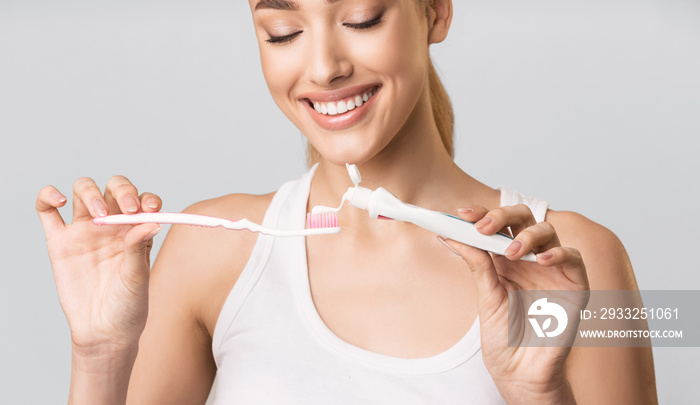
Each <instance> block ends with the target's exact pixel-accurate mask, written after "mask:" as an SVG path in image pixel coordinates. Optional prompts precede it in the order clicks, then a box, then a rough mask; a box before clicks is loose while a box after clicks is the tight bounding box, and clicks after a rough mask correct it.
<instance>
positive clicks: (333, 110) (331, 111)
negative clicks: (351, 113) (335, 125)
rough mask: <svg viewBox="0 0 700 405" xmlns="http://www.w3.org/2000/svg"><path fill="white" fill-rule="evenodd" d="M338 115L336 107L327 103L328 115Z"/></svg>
mask: <svg viewBox="0 0 700 405" xmlns="http://www.w3.org/2000/svg"><path fill="white" fill-rule="evenodd" d="M336 114H338V106H337V105H336V104H335V103H328V115H336Z"/></svg>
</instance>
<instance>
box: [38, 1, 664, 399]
mask: <svg viewBox="0 0 700 405" xmlns="http://www.w3.org/2000/svg"><path fill="white" fill-rule="evenodd" d="M250 6H251V10H252V13H253V18H254V23H255V29H256V33H257V37H258V41H259V46H260V55H261V61H262V67H263V72H264V75H265V78H266V81H267V84H268V87H269V89H270V92H271V94H272V96H273V98H274V100H275V102H276V103H277V105H278V106H279V107H280V109H281V110H282V111H283V112H284V113H285V115H286V116H287V117H288V118H289V119H290V120H291V121H292V122H293V123H294V124H295V125H296V126H297V127H298V128H299V129H300V130H301V131H302V132H303V133H304V135H305V136H306V137H307V139H308V141H309V144H310V145H312V146H311V147H310V153H309V156H310V159H311V163H318V165H317V166H315V167H314V168H313V169H312V170H311V171H310V172H309V174H307V175H306V176H304V177H303V178H302V179H299V180H297V181H294V182H290V183H287V184H286V185H285V186H283V187H282V188H281V189H280V190H279V191H278V192H277V193H271V194H267V195H262V196H252V195H229V196H225V197H221V198H217V199H214V200H208V201H203V202H200V203H198V204H195V205H193V206H191V207H189V208H188V209H187V210H186V211H187V212H190V213H197V214H205V215H213V216H218V217H228V218H241V217H245V218H248V219H250V220H252V221H254V222H258V223H261V222H264V223H265V224H268V225H271V226H275V227H298V226H300V225H301V224H303V215H304V213H305V212H307V211H309V210H310V208H311V207H313V206H316V205H326V206H334V205H337V203H338V202H339V200H340V196H341V195H342V193H343V191H345V189H347V186H348V185H349V183H348V176H347V172H346V170H345V167H344V165H345V163H348V162H349V163H355V164H357V165H358V166H359V167H360V169H361V172H362V176H363V186H364V187H368V188H376V187H379V186H383V187H385V188H387V189H388V190H390V191H391V192H392V193H394V194H395V195H396V196H397V197H398V198H400V199H401V200H403V201H405V202H408V203H412V204H415V205H419V206H423V207H427V208H431V209H435V210H439V211H444V212H450V213H454V214H455V215H459V216H460V217H462V218H463V219H466V220H468V221H472V222H477V226H478V228H479V230H480V232H481V233H483V234H487V235H490V234H494V233H496V232H498V231H499V230H501V229H503V228H506V227H510V229H511V230H512V232H513V234H514V235H515V242H514V243H513V245H511V248H510V249H509V251H508V252H507V253H508V254H507V255H506V257H496V256H494V257H492V256H491V255H489V254H487V253H485V252H483V251H480V250H477V249H474V248H470V247H468V246H465V245H462V244H459V243H456V242H454V241H444V240H439V239H436V238H435V235H434V234H432V233H430V232H428V231H426V230H423V229H420V228H417V227H415V226H413V225H410V224H407V223H402V222H398V221H396V222H394V221H376V220H372V219H370V218H368V216H367V214H366V212H362V211H360V210H357V209H355V208H350V207H346V208H344V209H343V210H342V211H341V212H340V213H339V220H340V225H341V227H342V228H343V232H341V233H340V234H338V235H334V236H324V237H311V238H307V239H306V240H305V241H304V240H303V239H302V238H291V239H276V240H273V239H271V238H269V237H258V236H257V235H256V234H252V233H249V232H231V231H225V230H212V229H203V228H198V227H173V228H172V230H171V232H170V233H169V234H168V237H167V238H166V240H165V242H164V244H163V247H162V248H161V251H160V254H159V256H158V259H157V260H156V262H155V264H154V266H153V271H152V272H150V273H149V251H150V246H151V243H152V242H151V240H152V238H153V237H154V236H155V234H156V233H157V232H158V230H159V227H157V226H156V225H152V224H144V225H138V226H133V227H129V226H124V227H96V226H94V225H93V224H92V223H91V219H92V218H93V217H97V216H104V215H107V214H116V213H120V212H121V213H127V214H130V213H136V212H139V211H144V212H153V211H158V210H159V209H160V207H161V205H162V204H161V201H160V199H159V197H158V196H156V195H154V194H151V193H143V194H141V195H139V194H138V192H137V189H136V188H135V187H134V186H133V185H132V184H131V183H130V182H129V181H128V180H127V179H126V178H123V177H113V178H112V179H110V181H109V182H108V184H107V185H106V188H105V192H104V194H103V193H102V192H101V191H100V189H99V188H98V187H97V185H96V184H95V183H94V182H93V181H92V180H91V179H88V178H83V179H79V180H78V181H77V182H76V183H75V186H74V198H73V200H74V218H73V222H72V224H71V225H68V226H66V225H65V224H64V223H63V220H62V219H61V217H60V215H59V213H58V211H57V210H56V208H57V207H60V206H62V205H64V204H65V203H66V201H67V200H66V198H65V197H64V196H63V195H62V194H60V193H59V192H58V190H56V189H55V188H53V187H50V186H47V187H45V188H44V189H42V191H41V192H40V194H39V197H38V198H37V211H38V213H39V216H40V218H41V221H42V224H43V226H44V230H45V232H46V236H47V241H48V248H49V254H50V257H51V261H52V265H53V271H54V276H55V280H56V284H57V288H58V291H59V298H60V301H61V305H62V307H63V309H64V312H65V314H66V317H67V319H68V322H69V325H70V327H71V336H72V342H73V366H72V379H71V393H70V402H71V403H83V402H86V403H102V402H104V403H123V402H124V401H125V400H127V401H128V402H130V403H169V404H177V403H182V404H189V403H203V402H204V401H205V400H206V398H207V395H208V393H209V390H210V387H211V384H212V381H213V379H214V376H215V375H218V376H219V383H218V388H217V392H216V398H217V401H220V403H228V402H246V400H249V401H248V402H251V403H302V402H303V403H328V402H334V403H337V402H340V403H358V402H359V403H363V402H370V403H371V402H374V403H388V402H389V403H502V402H503V401H505V402H507V403H573V402H579V403H653V402H655V401H656V399H655V398H656V393H655V388H654V373H653V364H652V358H651V350H650V349H648V348H575V349H572V350H569V349H567V348H522V347H519V348H510V347H508V346H507V343H506V335H507V326H508V319H507V304H508V302H507V294H506V289H508V288H516V287H519V288H524V289H559V290H576V291H582V290H587V289H636V283H635V279H634V275H633V273H632V269H631V267H630V264H629V261H628V259H627V256H626V253H625V251H624V248H623V247H622V245H621V244H620V242H619V241H618V240H617V238H616V237H615V236H614V235H613V234H612V233H611V232H610V231H608V230H607V229H605V228H603V227H601V226H599V225H597V224H595V223H593V222H591V221H589V220H587V219H585V218H583V217H581V216H579V215H577V214H574V213H569V212H555V211H547V210H546V204H545V203H540V204H537V203H536V200H530V204H529V205H523V204H519V205H513V206H508V205H509V204H510V203H508V202H506V201H505V198H504V196H506V195H507V196H510V197H513V199H518V198H519V196H518V195H516V194H512V195H511V194H508V192H507V191H504V192H503V195H502V193H501V192H499V191H498V190H494V189H491V188H489V187H487V186H485V185H483V184H481V183H479V182H478V181H476V180H475V179H473V178H471V177H470V176H468V175H467V174H466V173H464V172H462V171H461V170H460V169H459V168H458V167H457V166H456V165H455V164H454V163H453V161H452V159H451V153H452V147H451V144H452V143H451V137H452V112H451V108H450V107H449V101H448V99H447V96H446V94H445V93H444V90H443V89H442V87H441V85H440V83H439V80H438V79H437V76H436V74H435V71H434V69H433V68H432V64H431V62H430V55H429V45H430V44H432V43H438V42H441V41H442V40H443V39H444V38H445V37H446V35H447V32H448V29H449V26H450V23H451V17H452V2H451V1H450V0H434V1H430V2H427V1H424V0H423V1H420V0H374V1H370V0H357V1H349V0H332V1H327V0H297V1H294V2H292V1H289V0H251V1H250ZM489 152H490V153H492V154H494V155H495V153H494V152H493V151H477V153H489ZM494 158H495V159H497V156H494ZM520 200H522V198H520ZM523 201H524V200H523ZM533 210H534V211H533ZM545 215H546V217H545ZM443 245H446V246H447V248H448V249H446V248H445V246H443ZM562 246H566V247H562ZM530 250H535V251H536V252H538V253H539V254H538V259H537V264H530V263H523V262H521V261H519V260H518V259H519V258H520V257H522V256H523V255H524V254H525V253H526V252H528V251H530ZM451 252H452V253H457V255H459V257H458V256H457V255H453V254H452V253H451ZM584 263H585V265H584ZM127 393H128V396H127Z"/></svg>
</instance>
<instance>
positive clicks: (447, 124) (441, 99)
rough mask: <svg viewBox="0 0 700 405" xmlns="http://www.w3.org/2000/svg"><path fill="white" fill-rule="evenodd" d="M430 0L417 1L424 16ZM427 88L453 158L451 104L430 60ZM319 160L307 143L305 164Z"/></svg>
mask: <svg viewBox="0 0 700 405" xmlns="http://www.w3.org/2000/svg"><path fill="white" fill-rule="evenodd" d="M429 3H432V1H431V0H418V4H419V5H420V6H424V7H426V14H427V12H428V10H427V7H429V5H430V4H429ZM428 88H429V90H430V105H431V107H432V110H433V119H435V124H436V125H437V129H438V132H439V133H440V139H441V140H442V144H443V145H444V146H445V149H446V150H447V153H449V155H450V157H452V158H454V137H453V132H454V126H455V115H454V111H453V110H452V102H451V101H450V96H449V95H448V94H447V90H445V86H443V85H442V82H441V81H440V76H438V74H437V71H436V70H435V66H434V65H433V61H432V59H430V60H429V61H428ZM320 159H321V154H320V153H319V152H318V150H316V148H314V146H313V145H311V143H308V142H307V145H306V164H307V165H308V166H309V167H311V166H313V165H314V164H316V162H318V161H319V160H320Z"/></svg>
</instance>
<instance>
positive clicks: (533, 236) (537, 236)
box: [505, 222, 561, 260]
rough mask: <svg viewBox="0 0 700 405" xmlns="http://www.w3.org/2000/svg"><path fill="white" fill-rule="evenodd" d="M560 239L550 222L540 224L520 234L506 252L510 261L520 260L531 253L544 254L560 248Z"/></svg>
mask: <svg viewBox="0 0 700 405" xmlns="http://www.w3.org/2000/svg"><path fill="white" fill-rule="evenodd" d="M560 245H561V244H560V243H559V237H558V236H557V232H556V231H555V230H554V227H553V226H552V224H550V223H549V222H540V223H537V224H535V225H533V226H530V227H528V228H525V229H524V230H522V231H521V232H520V233H518V234H517V235H516V237H515V239H514V240H513V242H512V243H511V244H510V246H508V248H507V249H506V251H505V256H506V257H507V258H508V259H510V260H519V259H520V258H521V257H523V256H524V255H525V254H527V253H528V252H530V251H534V252H535V253H539V252H544V251H545V250H549V249H551V248H553V247H556V246H560Z"/></svg>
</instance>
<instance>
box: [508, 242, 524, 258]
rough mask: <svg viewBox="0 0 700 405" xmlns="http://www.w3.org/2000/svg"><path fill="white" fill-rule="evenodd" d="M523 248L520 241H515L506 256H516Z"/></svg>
mask: <svg viewBox="0 0 700 405" xmlns="http://www.w3.org/2000/svg"><path fill="white" fill-rule="evenodd" d="M522 247H523V244H522V243H521V242H520V241H519V240H516V241H513V243H511V244H510V246H508V249H506V251H505V252H504V253H505V254H506V256H510V255H514V254H516V253H518V252H519V251H520V248H522Z"/></svg>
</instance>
